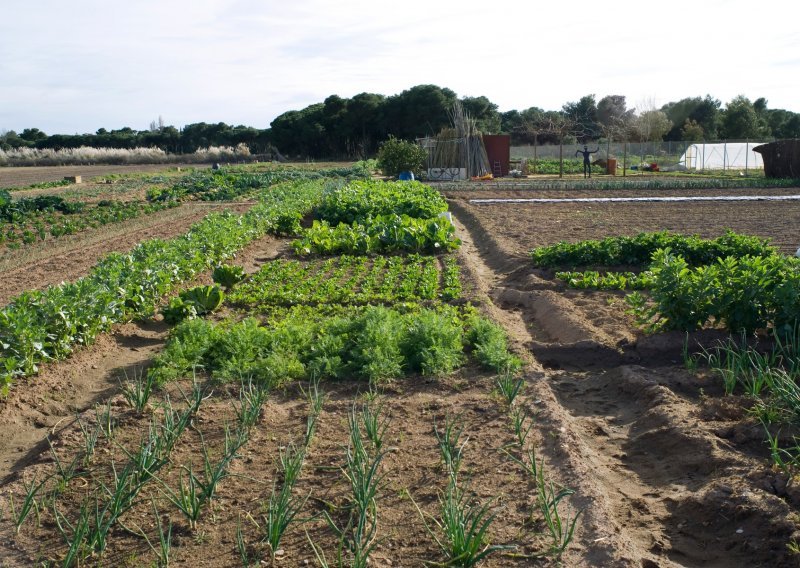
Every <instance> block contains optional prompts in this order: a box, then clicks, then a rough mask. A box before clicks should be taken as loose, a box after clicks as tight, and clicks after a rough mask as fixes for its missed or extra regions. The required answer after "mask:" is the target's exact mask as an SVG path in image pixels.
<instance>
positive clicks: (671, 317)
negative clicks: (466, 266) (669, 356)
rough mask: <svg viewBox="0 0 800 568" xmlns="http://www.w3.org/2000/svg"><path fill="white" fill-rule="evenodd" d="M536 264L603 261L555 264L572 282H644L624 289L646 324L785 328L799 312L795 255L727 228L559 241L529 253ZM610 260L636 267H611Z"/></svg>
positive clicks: (605, 285)
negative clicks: (708, 234)
mask: <svg viewBox="0 0 800 568" xmlns="http://www.w3.org/2000/svg"><path fill="white" fill-rule="evenodd" d="M531 257H532V258H533V260H534V263H535V264H536V265H538V266H542V267H549V268H553V267H558V266H570V267H574V266H604V267H607V268H608V270H607V271H604V272H600V271H596V270H587V271H582V272H575V271H572V272H557V273H556V277H557V278H560V279H562V280H564V281H566V282H567V284H568V285H569V286H572V287H575V288H599V289H618V290H624V289H636V290H647V291H648V293H647V295H643V294H640V293H639V292H633V293H631V294H630V295H628V297H627V302H628V304H629V305H630V307H631V309H632V312H633V313H634V315H635V316H636V317H637V320H638V322H639V324H640V325H642V326H643V327H645V328H646V329H648V330H650V331H656V330H664V329H680V330H685V331H691V330H695V329H698V328H700V327H703V326H704V325H706V324H708V323H713V324H715V325H724V326H725V327H727V328H728V329H730V330H732V331H746V332H752V331H754V330H757V329H761V328H766V327H772V328H775V329H778V330H780V329H787V330H788V329H791V328H792V327H793V326H794V325H795V323H796V322H797V320H798V319H800V260H798V259H795V258H791V257H787V256H784V255H781V254H779V253H778V251H777V250H776V249H775V248H774V247H772V246H771V245H770V244H769V243H768V241H767V240H765V239H759V238H757V237H750V236H745V235H737V234H735V233H733V232H730V231H728V232H727V233H726V234H725V235H723V236H721V237H718V238H716V239H710V240H706V239H701V238H700V237H697V236H683V235H676V234H670V233H665V232H662V233H643V234H640V235H637V236H635V237H609V238H606V239H603V240H599V241H583V242H579V243H572V244H570V243H563V242H562V243H558V244H556V245H553V246H552V247H543V248H540V249H537V250H535V251H533V252H532V253H531ZM615 266H627V267H633V268H639V269H641V271H640V272H630V271H618V272H617V271H614V270H613V267H615Z"/></svg>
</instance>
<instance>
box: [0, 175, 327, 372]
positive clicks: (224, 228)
mask: <svg viewBox="0 0 800 568" xmlns="http://www.w3.org/2000/svg"><path fill="white" fill-rule="evenodd" d="M321 189H322V184H321V183H315V182H300V183H290V184H284V185H281V186H276V187H274V188H272V189H271V190H270V191H269V192H268V193H266V194H265V195H264V196H263V197H262V201H261V203H260V204H259V205H257V206H255V207H253V208H252V209H250V211H248V212H247V213H246V214H244V215H241V216H239V215H235V214H232V213H229V212H225V213H220V214H212V215H209V216H207V217H206V218H205V219H204V220H202V221H200V222H199V223H196V224H195V225H193V226H192V228H191V229H190V230H189V232H188V233H186V234H185V235H184V236H182V237H178V238H176V239H172V240H160V239H154V240H150V241H145V242H143V243H140V244H139V245H137V246H136V247H135V248H134V249H133V250H132V251H131V252H129V253H126V254H121V253H113V254H111V255H109V256H107V257H106V258H105V259H103V260H102V261H100V262H99V263H98V264H97V265H96V266H95V268H94V269H92V271H91V273H90V274H89V275H88V276H86V277H84V278H81V279H79V280H77V281H75V282H72V283H64V284H61V285H60V286H54V287H49V288H47V289H45V290H41V291H28V292H25V293H23V294H21V295H20V296H18V297H17V298H15V299H14V300H13V301H12V302H11V303H10V304H9V305H8V306H7V307H5V308H4V309H2V310H0V384H2V386H3V387H4V388H8V386H9V385H10V384H11V382H12V380H13V379H14V378H15V377H19V376H25V375H31V374H34V373H36V372H37V371H38V365H39V364H40V363H42V362H44V361H49V360H53V359H60V358H63V357H65V356H67V355H68V354H69V353H71V352H72V350H73V349H74V348H75V346H76V345H85V344H88V343H91V342H92V341H93V340H94V338H95V337H96V336H97V334H99V333H101V332H102V331H105V330H107V329H109V328H110V326H111V325H112V324H114V323H116V322H120V321H125V320H128V319H130V318H133V317H137V316H144V315H148V314H151V313H152V312H153V310H154V308H155V305H156V304H157V302H158V301H159V300H160V299H161V297H162V296H164V295H165V294H167V293H168V292H169V291H170V290H173V289H174V288H175V287H176V286H177V285H178V284H179V283H181V282H183V281H185V280H188V279H190V278H192V277H193V276H194V275H196V274H197V273H198V272H201V271H203V270H206V269H208V268H210V267H212V266H214V265H215V264H218V263H220V262H222V261H223V260H225V259H227V258H230V257H231V256H232V255H233V254H234V253H235V252H236V251H237V250H239V249H241V248H242V247H243V246H245V245H246V244H247V243H249V242H250V241H252V240H253V239H255V238H257V237H259V236H261V235H263V234H265V233H267V232H270V231H272V232H275V231H281V230H284V229H285V228H286V227H287V225H288V226H290V227H293V226H295V225H296V223H297V219H298V218H299V217H301V216H302V214H303V213H305V212H307V211H309V210H310V209H311V208H312V207H313V205H314V204H315V203H316V201H317V200H318V199H319V195H320V192H321Z"/></svg>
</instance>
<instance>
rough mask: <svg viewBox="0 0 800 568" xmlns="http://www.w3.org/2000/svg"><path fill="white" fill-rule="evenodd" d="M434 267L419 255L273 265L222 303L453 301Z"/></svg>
mask: <svg viewBox="0 0 800 568" xmlns="http://www.w3.org/2000/svg"><path fill="white" fill-rule="evenodd" d="M438 264H439V263H438V260H437V259H436V258H435V257H430V256H420V255H409V256H391V257H384V256H378V257H374V258H368V257H363V256H361V257H355V256H340V257H333V258H328V259H325V260H315V261H310V262H305V263H304V262H299V261H296V260H276V261H272V262H270V263H268V264H265V265H264V266H263V267H262V268H261V270H260V271H259V272H257V273H256V274H254V275H253V276H251V277H250V278H248V280H247V281H245V282H243V283H241V284H239V285H238V286H237V287H236V288H235V289H234V291H233V292H232V293H231V294H229V295H228V300H229V301H230V302H234V303H239V304H243V305H246V306H248V307H254V306H259V305H264V304H270V305H286V306H289V305H294V304H330V303H334V304H375V303H394V302H406V301H412V302H418V301H424V300H436V299H439V298H442V299H445V300H451V299H455V298H456V297H457V295H458V294H459V293H460V290H458V289H457V288H456V286H455V285H451V286H448V287H444V288H443V287H442V286H441V285H440V282H439V280H440V276H439V270H438ZM456 268H457V265H456ZM455 279H456V280H457V274H456V276H455Z"/></svg>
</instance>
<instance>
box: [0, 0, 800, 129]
mask: <svg viewBox="0 0 800 568" xmlns="http://www.w3.org/2000/svg"><path fill="white" fill-rule="evenodd" d="M2 4H3V6H2V10H1V11H0V12H1V13H2V17H0V131H3V130H15V131H17V132H20V131H21V130H22V129H24V128H31V127H36V128H39V129H41V130H43V131H44V132H46V133H48V134H55V133H61V134H74V133H87V132H95V131H96V130H97V129H99V128H106V129H109V130H110V129H112V128H121V127H124V126H130V127H131V128H134V129H136V130H144V129H147V128H148V126H149V125H150V123H151V122H152V121H155V120H157V119H158V117H159V116H160V117H163V120H164V122H165V123H166V124H171V125H174V126H177V127H181V126H183V125H185V124H189V123H194V122H208V123H216V122H225V123H228V124H234V125H238V124H244V125H248V126H255V127H257V128H266V127H268V126H269V124H270V122H271V121H272V120H273V119H274V118H275V117H276V116H278V115H280V114H281V113H283V112H286V111H288V110H297V109H301V108H303V107H305V106H308V105H310V104H313V103H317V102H321V101H323V100H324V99H325V98H326V97H328V96H329V95H331V94H337V95H339V96H341V97H352V96H353V95H356V94H358V93H362V92H373V93H380V94H384V95H393V94H397V93H399V92H401V91H403V90H405V89H408V88H410V87H412V86H414V85H419V84H428V83H432V84H435V85H439V86H441V87H448V88H450V89H452V90H454V91H455V92H456V93H457V94H458V95H459V96H461V97H464V96H480V95H485V96H486V97H488V98H489V99H490V100H491V101H492V102H494V103H496V104H497V105H499V107H500V111H507V110H512V109H518V110H522V109H525V108H529V107H531V106H537V107H540V108H543V109H545V110H556V109H560V108H561V106H562V105H563V104H564V103H566V102H569V101H577V100H578V99H580V98H581V97H582V96H584V95H588V94H594V95H595V96H596V98H597V100H600V99H601V98H602V97H603V96H606V95H624V96H625V97H626V99H627V101H628V106H629V107H639V108H644V107H646V106H648V105H651V104H655V105H656V106H657V107H660V106H661V105H663V104H664V103H667V102H670V101H676V100H679V99H681V98H684V97H694V96H704V95H706V94H711V95H712V96H713V97H715V98H717V99H719V100H721V101H722V102H723V104H724V103H726V102H728V101H730V100H731V99H732V98H734V97H735V96H737V95H740V94H741V95H745V96H747V97H748V98H750V99H751V100H755V99H756V98H758V97H765V98H766V99H767V100H768V106H769V108H785V109H788V110H792V111H794V112H800V28H798V26H796V13H797V8H796V2H795V1H787V0H762V1H761V2H752V1H740V0H702V1H700V0H688V1H687V0H671V1H669V2H658V3H656V2H634V1H630V0H616V1H614V2H586V1H582V0H573V1H571V2H565V1H560V2H558V1H553V0H548V1H547V2H542V1H540V0H528V1H525V2H522V1H519V0H517V1H509V0H487V1H484V2H477V1H473V0H461V1H452V0H402V1H392V2H386V1H382V0H372V1H371V2H365V1H361V0H337V1H336V2H331V1H323V0H281V1H274V0H191V1H189V0H127V1H122V0H69V1H67V0H36V1H33V0H29V1H15V0H2Z"/></svg>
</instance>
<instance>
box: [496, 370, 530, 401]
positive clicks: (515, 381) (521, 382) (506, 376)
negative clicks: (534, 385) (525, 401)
mask: <svg viewBox="0 0 800 568" xmlns="http://www.w3.org/2000/svg"><path fill="white" fill-rule="evenodd" d="M496 384H497V390H498V392H499V393H500V395H501V396H502V397H503V400H504V401H505V403H506V404H507V405H508V406H509V407H510V406H511V405H513V404H514V400H516V398H517V395H519V393H520V392H522V390H523V388H524V387H525V379H523V378H522V377H520V378H516V377H515V376H514V374H513V373H503V374H502V375H500V376H499V377H497V381H496Z"/></svg>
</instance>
